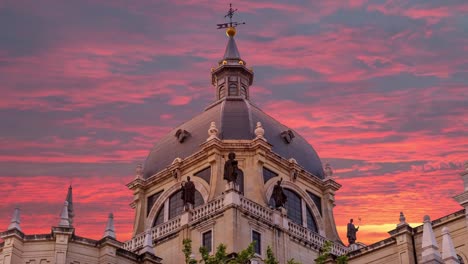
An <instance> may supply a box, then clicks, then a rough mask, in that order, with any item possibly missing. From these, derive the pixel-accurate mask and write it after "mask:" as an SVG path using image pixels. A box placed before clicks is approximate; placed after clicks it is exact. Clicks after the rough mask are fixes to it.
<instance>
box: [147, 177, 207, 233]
mask: <svg viewBox="0 0 468 264" xmlns="http://www.w3.org/2000/svg"><path fill="white" fill-rule="evenodd" d="M191 181H192V182H193V184H194V185H195V189H196V190H197V191H198V192H199V193H200V194H201V196H202V197H203V201H204V202H205V203H206V202H207V201H208V195H209V188H208V184H206V183H204V182H203V180H202V179H197V178H196V177H191ZM181 187H182V186H181V185H180V183H177V184H174V185H172V186H171V187H170V188H169V189H167V190H166V191H164V192H163V193H162V194H161V196H160V197H159V198H158V200H156V202H155V203H154V205H153V207H151V211H150V213H149V214H148V217H146V220H145V230H148V229H151V228H152V226H153V222H154V221H155V218H156V215H157V213H158V212H159V209H160V208H161V207H162V206H163V205H164V202H165V201H166V200H167V199H169V197H171V195H172V194H174V193H175V192H177V191H178V190H179V189H180V188H181Z"/></svg>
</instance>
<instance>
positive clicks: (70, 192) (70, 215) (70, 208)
mask: <svg viewBox="0 0 468 264" xmlns="http://www.w3.org/2000/svg"><path fill="white" fill-rule="evenodd" d="M66 201H67V202H68V221H69V222H70V226H73V217H75V213H74V211H73V189H72V186H71V185H70V186H69V187H68V193H67V199H66Z"/></svg>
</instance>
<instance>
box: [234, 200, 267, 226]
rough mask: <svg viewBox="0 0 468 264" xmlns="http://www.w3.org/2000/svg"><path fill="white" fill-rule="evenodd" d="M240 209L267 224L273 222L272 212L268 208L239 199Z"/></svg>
mask: <svg viewBox="0 0 468 264" xmlns="http://www.w3.org/2000/svg"><path fill="white" fill-rule="evenodd" d="M240 201H241V208H242V209H244V210H245V211H247V212H248V213H250V214H251V215H253V216H256V217H259V218H261V219H263V220H265V221H267V222H269V223H271V222H272V221H273V217H272V215H273V213H272V210H271V209H270V208H268V207H264V206H262V205H260V204H258V203H256V202H253V201H251V200H249V199H247V198H245V197H241V198H240Z"/></svg>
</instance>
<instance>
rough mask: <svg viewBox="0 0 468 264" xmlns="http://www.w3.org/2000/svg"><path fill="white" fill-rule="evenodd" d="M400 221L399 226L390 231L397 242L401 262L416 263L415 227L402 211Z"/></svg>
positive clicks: (402, 263)
mask: <svg viewBox="0 0 468 264" xmlns="http://www.w3.org/2000/svg"><path fill="white" fill-rule="evenodd" d="M399 220H400V222H399V223H398V224H397V228H396V229H394V230H392V231H390V232H388V233H389V234H390V235H391V236H392V237H394V238H395V240H396V242H397V250H398V255H399V256H400V257H399V258H400V264H416V260H415V259H414V254H413V252H414V250H415V249H414V246H413V229H412V228H411V227H410V226H409V225H408V224H407V223H406V220H405V217H404V215H403V213H402V212H400V219H399Z"/></svg>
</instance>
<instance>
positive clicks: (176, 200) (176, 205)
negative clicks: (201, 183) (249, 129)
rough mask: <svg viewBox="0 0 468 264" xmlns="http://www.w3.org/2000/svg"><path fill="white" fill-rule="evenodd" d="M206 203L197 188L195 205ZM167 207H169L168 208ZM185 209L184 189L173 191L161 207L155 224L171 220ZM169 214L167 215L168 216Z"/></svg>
mask: <svg viewBox="0 0 468 264" xmlns="http://www.w3.org/2000/svg"><path fill="white" fill-rule="evenodd" d="M203 203H204V200H203V196H202V195H201V193H200V192H199V191H197V190H195V204H194V205H193V206H194V207H197V206H200V205H202V204H203ZM166 208H167V209H166ZM183 211H184V202H183V201H182V190H178V191H176V192H175V193H173V194H172V195H171V196H170V197H169V199H167V200H166V201H165V202H164V204H163V206H161V208H160V209H159V211H158V213H157V214H156V218H155V220H154V223H153V226H156V225H159V224H162V223H164V222H166V221H167V220H170V219H172V218H174V217H176V216H178V215H181V214H182V212H183ZM166 214H167V216H166Z"/></svg>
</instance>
